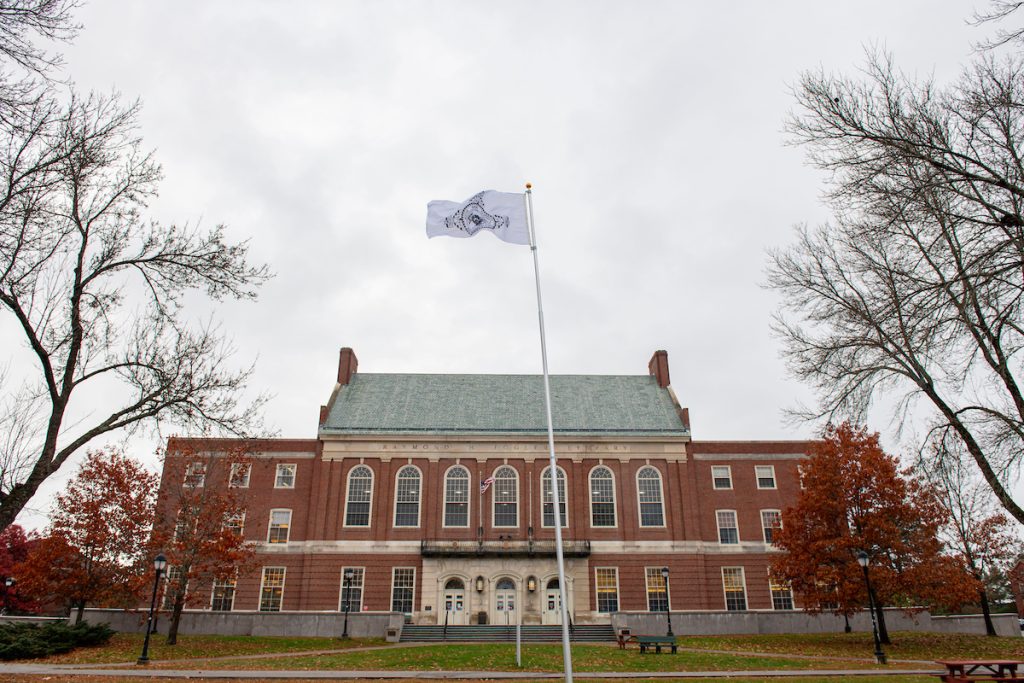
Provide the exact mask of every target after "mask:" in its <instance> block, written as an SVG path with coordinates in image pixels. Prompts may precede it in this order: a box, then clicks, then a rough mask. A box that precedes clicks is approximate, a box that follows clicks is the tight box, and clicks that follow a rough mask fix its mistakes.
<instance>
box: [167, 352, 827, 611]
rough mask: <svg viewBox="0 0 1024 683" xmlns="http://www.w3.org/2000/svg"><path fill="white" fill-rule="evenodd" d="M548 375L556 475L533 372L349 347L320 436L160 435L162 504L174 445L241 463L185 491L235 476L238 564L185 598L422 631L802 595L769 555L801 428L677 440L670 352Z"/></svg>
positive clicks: (682, 418)
mask: <svg viewBox="0 0 1024 683" xmlns="http://www.w3.org/2000/svg"><path fill="white" fill-rule="evenodd" d="M638 361H639V362H638V366H640V368H642V367H643V366H642V365H641V363H642V362H643V360H642V359H638ZM550 385H551V401H552V415H553V425H554V435H555V452H556V456H557V468H556V469H555V471H554V472H552V471H551V468H550V459H549V449H548V441H547V418H546V412H545V402H544V384H543V377H542V376H541V375H478V374H466V375H454V374H386V373H381V374H378V373H359V372H358V361H357V359H356V355H355V353H354V352H353V350H352V349H349V348H343V349H341V353H340V359H339V366H338V374H337V378H336V382H335V383H334V388H333V391H331V394H330V398H329V400H328V401H327V404H326V405H324V406H322V407H321V408H320V419H319V427H318V430H317V433H316V435H315V438H309V439H254V440H233V439H188V438H172V439H171V440H170V441H169V443H168V447H167V458H166V461H165V468H164V473H163V480H162V482H161V486H162V489H163V491H162V493H163V496H162V498H163V499H164V500H165V501H166V504H168V505H173V504H174V501H173V500H168V495H170V492H171V491H173V490H175V485H176V481H175V477H178V476H184V474H182V468H180V467H175V466H174V464H175V458H180V457H183V454H184V453H186V452H187V453H196V452H202V453H203V454H204V455H207V456H209V458H210V459H211V460H212V461H216V459H217V457H218V454H220V453H227V452H229V451H231V450H233V449H243V450H244V451H245V452H246V453H247V455H248V458H249V462H248V463H246V464H243V465H241V466H242V467H244V468H246V471H245V472H244V473H239V472H235V473H234V474H235V476H233V477H231V476H219V477H218V476H212V475H213V472H212V471H211V473H210V474H211V476H209V477H205V478H204V479H203V480H201V483H200V484H199V485H204V486H237V487H239V488H243V489H245V490H244V491H242V492H240V493H242V494H243V495H242V496H241V497H242V499H243V500H245V501H246V509H245V514H244V517H241V518H240V519H239V520H237V524H238V525H239V526H240V527H241V531H242V533H243V534H244V537H245V538H246V539H247V540H248V541H250V542H252V543H253V545H254V546H255V548H256V554H255V557H254V559H253V561H252V566H251V567H250V568H249V571H246V572H244V573H242V574H240V575H239V576H238V578H237V579H236V580H235V581H232V582H227V583H217V584H215V585H212V586H195V587H190V591H191V592H193V603H195V602H196V601H198V602H200V603H202V604H201V605H199V607H202V605H206V609H209V610H213V611H249V612H260V611H263V612H281V611H284V612H340V611H344V612H348V611H351V612H362V613H366V612H371V613H372V612H392V613H394V612H398V613H403V614H404V615H405V621H406V622H407V623H411V624H424V625H427V624H437V625H440V624H447V625H460V624H515V623H522V624H557V623H560V622H561V604H562V601H564V602H565V605H566V608H567V613H568V615H569V619H570V621H571V622H572V623H574V624H607V623H610V621H611V615H612V614H613V613H616V612H665V611H666V610H668V609H671V610H672V611H673V612H675V611H686V610H696V611H723V612H724V611H733V610H740V611H745V610H755V611H769V610H793V609H794V607H799V605H794V597H793V595H792V593H791V591H790V590H789V588H788V587H787V586H785V585H783V584H780V583H778V582H775V581H773V579H772V577H771V575H770V572H769V561H770V558H771V556H772V554H773V553H774V552H778V551H777V550H775V549H774V548H773V546H772V534H773V532H774V530H775V529H776V528H777V527H778V525H779V524H780V516H781V511H782V509H784V508H785V507H787V506H788V505H790V504H792V503H793V502H794V501H795V497H796V494H797V491H798V490H799V470H798V468H799V465H800V463H801V461H802V460H803V459H805V458H806V452H807V449H808V447H809V446H810V443H811V442H807V441H700V440H695V439H693V438H691V432H690V420H689V412H688V410H687V409H685V408H682V407H681V406H680V403H679V401H678V399H677V397H676V395H675V393H674V392H673V390H672V387H671V383H670V379H669V363H668V354H667V353H666V352H665V351H656V352H655V353H654V355H653V356H652V357H651V359H650V361H649V362H648V364H647V372H644V373H642V374H636V375H628V376H615V375H553V376H551V378H550ZM212 469H215V468H212ZM191 474H192V475H194V474H195V473H191ZM240 474H241V475H244V476H238V475H240ZM554 487H557V491H558V500H559V505H558V509H555V504H554V502H553V498H554V496H553V495H552V494H553V491H554ZM556 524H559V525H561V532H562V550H563V555H564V563H565V581H564V585H563V582H560V581H559V572H558V567H557V561H556V548H555V528H554V527H555V525H556ZM206 596H208V600H207V599H206Z"/></svg>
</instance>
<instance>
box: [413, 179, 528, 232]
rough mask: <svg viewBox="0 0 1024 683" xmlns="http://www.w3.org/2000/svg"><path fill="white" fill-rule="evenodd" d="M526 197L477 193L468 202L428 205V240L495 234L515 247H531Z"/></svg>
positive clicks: (498, 193)
mask: <svg viewBox="0 0 1024 683" xmlns="http://www.w3.org/2000/svg"><path fill="white" fill-rule="evenodd" d="M525 199H526V196H525V195H524V194H522V193H517V192H495V191H494V190H484V191H483V192H477V193H476V194H475V195H473V196H472V197H470V198H469V199H467V200H466V201H464V202H450V201H444V200H435V201H432V202H430V203H429V204H427V237H461V238H466V237H473V236H475V235H476V234H477V233H480V232H489V233H492V234H493V235H494V236H495V237H497V238H498V239H500V240H502V241H504V242H510V243H511V244H530V229H529V226H528V224H527V220H526V205H525Z"/></svg>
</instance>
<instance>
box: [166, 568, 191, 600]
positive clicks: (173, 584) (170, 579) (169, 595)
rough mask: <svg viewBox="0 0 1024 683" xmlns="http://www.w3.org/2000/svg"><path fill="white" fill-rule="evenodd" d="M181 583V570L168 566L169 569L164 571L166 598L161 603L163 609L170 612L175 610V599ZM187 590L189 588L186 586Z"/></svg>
mask: <svg viewBox="0 0 1024 683" xmlns="http://www.w3.org/2000/svg"><path fill="white" fill-rule="evenodd" d="M180 582H181V570H180V569H178V568H177V567H172V566H171V565H167V569H166V570H164V576H163V581H162V582H161V583H163V587H164V597H163V600H161V601H160V604H161V609H163V610H170V609H174V597H175V593H177V592H178V584H179V583H180ZM185 590H186V591H187V590H188V586H185Z"/></svg>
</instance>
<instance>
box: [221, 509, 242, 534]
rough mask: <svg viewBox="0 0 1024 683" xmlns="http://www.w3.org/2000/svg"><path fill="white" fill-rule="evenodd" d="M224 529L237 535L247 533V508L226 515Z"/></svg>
mask: <svg viewBox="0 0 1024 683" xmlns="http://www.w3.org/2000/svg"><path fill="white" fill-rule="evenodd" d="M224 530H225V531H230V532H231V533H233V534H235V535H236V536H244V535H245V510H239V511H238V512H232V513H229V514H227V515H225V516H224Z"/></svg>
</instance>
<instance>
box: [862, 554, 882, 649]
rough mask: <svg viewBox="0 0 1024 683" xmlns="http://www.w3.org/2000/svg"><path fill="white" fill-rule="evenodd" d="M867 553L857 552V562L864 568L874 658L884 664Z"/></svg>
mask: <svg viewBox="0 0 1024 683" xmlns="http://www.w3.org/2000/svg"><path fill="white" fill-rule="evenodd" d="M869 562H870V560H869V559H868V554H867V553H866V552H864V551H863V550H861V551H860V552H858V553H857V564H859V565H860V568H861V569H863V570H864V584H865V585H866V586H867V588H868V609H869V610H870V611H871V634H872V635H873V636H874V638H875V660H876V661H877V662H878V663H879V664H885V653H884V652H882V641H880V640H879V639H878V622H877V621H876V620H875V594H874V591H872V590H871V577H869V576H868V564H869Z"/></svg>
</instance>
